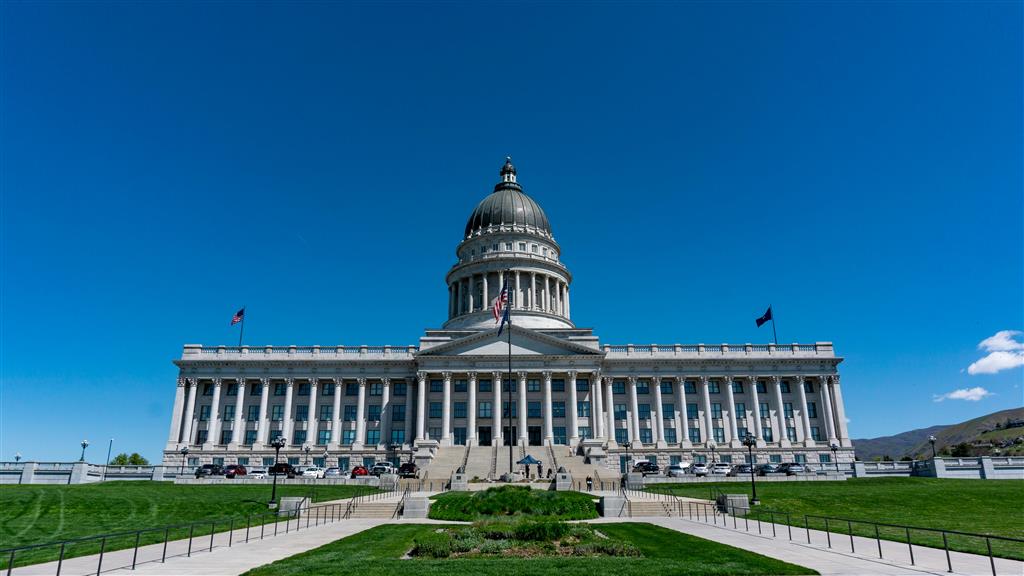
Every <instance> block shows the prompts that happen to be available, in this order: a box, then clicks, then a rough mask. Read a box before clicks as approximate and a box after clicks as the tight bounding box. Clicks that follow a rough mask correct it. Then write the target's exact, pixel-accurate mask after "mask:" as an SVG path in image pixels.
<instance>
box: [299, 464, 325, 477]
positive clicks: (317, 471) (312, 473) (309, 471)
mask: <svg viewBox="0 0 1024 576" xmlns="http://www.w3.org/2000/svg"><path fill="white" fill-rule="evenodd" d="M302 477H303V478H323V477H324V469H323V468H321V467H319V466H309V467H307V468H305V469H304V470H303V471H302Z"/></svg>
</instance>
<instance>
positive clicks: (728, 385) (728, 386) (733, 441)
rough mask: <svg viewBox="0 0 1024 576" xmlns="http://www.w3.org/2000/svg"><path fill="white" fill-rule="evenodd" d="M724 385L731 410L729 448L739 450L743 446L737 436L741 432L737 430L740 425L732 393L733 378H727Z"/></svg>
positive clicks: (727, 402) (726, 401)
mask: <svg viewBox="0 0 1024 576" xmlns="http://www.w3.org/2000/svg"><path fill="white" fill-rule="evenodd" d="M722 384H723V387H724V388H725V403H726V407H727V408H728V410H729V418H728V423H729V446H732V447H733V448H739V447H740V446H741V444H740V440H739V438H737V436H739V432H738V431H737V430H736V427H737V426H738V424H737V422H736V398H735V397H734V396H733V392H732V377H731V376H726V377H725V379H724V380H723V382H722Z"/></svg>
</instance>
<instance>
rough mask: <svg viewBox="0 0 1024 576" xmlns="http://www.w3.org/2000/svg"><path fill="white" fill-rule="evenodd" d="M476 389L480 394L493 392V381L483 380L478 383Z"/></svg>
mask: <svg viewBox="0 0 1024 576" xmlns="http://www.w3.org/2000/svg"><path fill="white" fill-rule="evenodd" d="M476 389H477V390H478V391H479V392H490V391H491V381H490V380H481V381H479V382H477V384H476Z"/></svg>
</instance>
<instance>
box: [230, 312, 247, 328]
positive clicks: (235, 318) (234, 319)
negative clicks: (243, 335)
mask: <svg viewBox="0 0 1024 576" xmlns="http://www.w3.org/2000/svg"><path fill="white" fill-rule="evenodd" d="M244 318H245V308H242V309H241V310H239V311H238V312H235V315H234V316H232V317H231V325H232V326H234V325H235V324H238V323H239V322H241V321H242V320H243V319H244Z"/></svg>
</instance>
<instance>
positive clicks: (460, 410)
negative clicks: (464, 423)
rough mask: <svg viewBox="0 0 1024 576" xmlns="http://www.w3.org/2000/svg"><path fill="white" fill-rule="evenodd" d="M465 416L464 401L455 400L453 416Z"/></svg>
mask: <svg viewBox="0 0 1024 576" xmlns="http://www.w3.org/2000/svg"><path fill="white" fill-rule="evenodd" d="M465 417H466V403H465V402H456V403H455V418H465Z"/></svg>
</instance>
